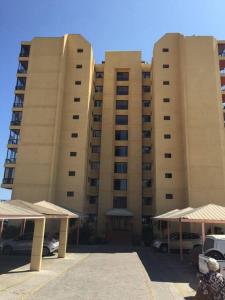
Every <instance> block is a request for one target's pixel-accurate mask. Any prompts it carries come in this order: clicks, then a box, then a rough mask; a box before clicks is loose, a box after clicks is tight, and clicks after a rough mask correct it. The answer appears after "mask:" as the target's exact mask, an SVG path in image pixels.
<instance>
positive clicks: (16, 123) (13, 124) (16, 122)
mask: <svg viewBox="0 0 225 300" xmlns="http://www.w3.org/2000/svg"><path fill="white" fill-rule="evenodd" d="M10 125H11V126H20V125H21V120H14V121H11V122H10Z"/></svg>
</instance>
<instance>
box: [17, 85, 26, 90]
mask: <svg viewBox="0 0 225 300" xmlns="http://www.w3.org/2000/svg"><path fill="white" fill-rule="evenodd" d="M15 89H16V90H20V91H21V90H25V85H16V87H15Z"/></svg>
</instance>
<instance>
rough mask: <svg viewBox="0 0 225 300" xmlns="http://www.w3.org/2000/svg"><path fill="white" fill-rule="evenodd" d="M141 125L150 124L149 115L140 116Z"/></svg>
mask: <svg viewBox="0 0 225 300" xmlns="http://www.w3.org/2000/svg"><path fill="white" fill-rule="evenodd" d="M142 121H143V123H148V122H151V116H150V115H143V116H142Z"/></svg>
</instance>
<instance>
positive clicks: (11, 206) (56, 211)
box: [0, 200, 79, 271]
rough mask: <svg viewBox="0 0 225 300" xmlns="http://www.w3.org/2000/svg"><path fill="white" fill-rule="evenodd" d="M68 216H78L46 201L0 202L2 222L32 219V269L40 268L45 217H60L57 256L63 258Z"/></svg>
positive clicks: (37, 269)
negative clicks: (5, 220)
mask: <svg viewBox="0 0 225 300" xmlns="http://www.w3.org/2000/svg"><path fill="white" fill-rule="evenodd" d="M70 218H79V217H78V215H76V214H74V213H72V212H70V211H69V210H66V209H64V208H62V207H60V206H57V205H55V204H53V203H50V202H47V201H40V202H37V203H29V202H25V201H22V200H10V201H7V202H5V203H0V221H1V223H2V224H3V222H4V219H14V220H15V219H21V220H34V235H33V244H32V252H31V263H30V270H32V271H39V270H40V269H41V261H42V250H43V242H44V233H45V221H46V219H60V231H59V250H58V257H62V258H64V257H65V254H66V246H67V236H68V220H69V219H70ZM1 228H2V225H1Z"/></svg>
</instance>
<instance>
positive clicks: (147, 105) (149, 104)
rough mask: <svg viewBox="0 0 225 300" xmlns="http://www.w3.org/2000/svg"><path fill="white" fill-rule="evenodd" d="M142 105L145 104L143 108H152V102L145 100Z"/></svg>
mask: <svg viewBox="0 0 225 300" xmlns="http://www.w3.org/2000/svg"><path fill="white" fill-rule="evenodd" d="M142 104H143V107H150V106H151V101H150V100H143V101H142Z"/></svg>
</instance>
